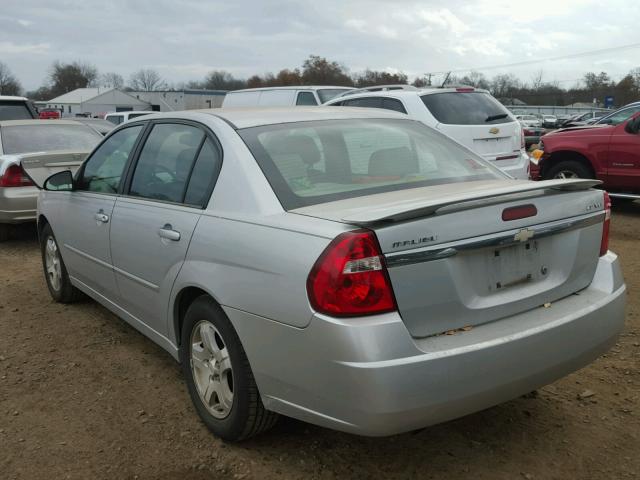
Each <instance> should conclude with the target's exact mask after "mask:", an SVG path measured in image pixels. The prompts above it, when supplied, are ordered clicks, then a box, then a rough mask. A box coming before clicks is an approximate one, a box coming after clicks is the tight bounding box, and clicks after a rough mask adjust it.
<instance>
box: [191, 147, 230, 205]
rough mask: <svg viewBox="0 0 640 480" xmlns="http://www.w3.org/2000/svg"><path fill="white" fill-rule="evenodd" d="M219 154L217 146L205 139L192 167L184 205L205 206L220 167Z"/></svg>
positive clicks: (220, 156)
mask: <svg viewBox="0 0 640 480" xmlns="http://www.w3.org/2000/svg"><path fill="white" fill-rule="evenodd" d="M221 153H222V152H220V149H219V148H218V147H217V145H215V144H214V143H213V142H212V141H211V139H209V138H207V140H206V141H205V142H204V145H202V149H200V153H199V154H198V158H197V159H196V163H195V165H194V167H193V172H192V173H191V178H190V179H189V186H188V187H187V193H186V194H185V197H184V203H186V204H187V205H195V206H198V207H204V206H206V204H207V202H208V201H209V197H210V196H211V191H212V190H213V186H214V185H215V183H216V180H218V174H219V173H220V168H221V167H222V154H221Z"/></svg>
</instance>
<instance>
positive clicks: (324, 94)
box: [318, 88, 351, 103]
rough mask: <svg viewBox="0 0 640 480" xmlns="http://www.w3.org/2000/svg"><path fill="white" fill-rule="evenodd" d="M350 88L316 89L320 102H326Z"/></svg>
mask: <svg viewBox="0 0 640 480" xmlns="http://www.w3.org/2000/svg"><path fill="white" fill-rule="evenodd" d="M349 90H351V89H350V88H322V89H320V90H318V97H320V101H321V102H322V103H327V102H328V101H329V100H332V99H334V98H336V97H337V96H338V95H340V94H341V93H344V92H348V91H349Z"/></svg>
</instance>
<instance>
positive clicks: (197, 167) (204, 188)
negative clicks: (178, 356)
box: [111, 123, 221, 341]
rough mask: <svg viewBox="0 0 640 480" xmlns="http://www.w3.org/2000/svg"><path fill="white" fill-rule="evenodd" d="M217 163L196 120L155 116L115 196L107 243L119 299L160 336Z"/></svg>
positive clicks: (217, 156)
mask: <svg viewBox="0 0 640 480" xmlns="http://www.w3.org/2000/svg"><path fill="white" fill-rule="evenodd" d="M220 162H221V154H220V149H219V148H218V146H217V142H215V141H214V140H213V139H212V138H211V137H210V136H209V135H208V134H207V133H205V131H204V130H203V129H202V128H200V127H199V126H197V125H194V124H178V123H155V124H153V127H152V129H151V130H150V133H149V135H148V137H147V139H146V140H145V141H144V145H143V147H142V149H141V150H140V154H139V156H138V160H137V162H136V165H135V168H134V170H133V172H132V174H131V178H130V180H129V181H128V186H127V189H126V191H125V193H126V195H124V196H123V197H120V198H118V200H117V202H116V205H115V208H114V211H113V224H112V226H111V250H112V255H113V266H114V271H115V276H116V281H117V284H118V288H119V291H120V297H121V301H120V305H121V306H122V307H123V308H125V309H126V310H127V312H128V313H129V314H130V315H131V316H132V317H133V319H132V320H133V321H134V322H135V323H136V326H137V327H138V328H139V329H140V330H142V331H143V332H144V333H145V334H147V335H149V336H152V337H155V338H156V340H160V341H162V338H158V335H159V336H160V337H164V336H166V333H167V332H166V325H167V324H166V312H167V306H168V302H169V297H170V292H171V288H172V286H173V282H174V280H175V278H176V277H177V275H178V272H179V271H180V268H181V267H182V263H183V262H184V259H185V256H186V253H187V249H188V247H189V242H190V240H191V235H192V234H193V231H194V229H195V227H196V224H197V222H198V220H199V218H200V214H201V212H202V209H203V208H204V207H205V206H206V203H207V202H208V199H209V197H210V195H211V190H212V189H213V184H212V182H214V181H215V178H217V171H218V170H219V167H220Z"/></svg>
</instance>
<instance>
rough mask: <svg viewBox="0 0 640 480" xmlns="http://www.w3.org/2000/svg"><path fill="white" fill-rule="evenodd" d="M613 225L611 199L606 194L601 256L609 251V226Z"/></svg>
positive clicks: (605, 193)
mask: <svg viewBox="0 0 640 480" xmlns="http://www.w3.org/2000/svg"><path fill="white" fill-rule="evenodd" d="M610 225H611V199H610V198H609V194H608V193H607V192H604V223H603V224H602V241H601V242H600V256H603V255H604V254H605V253H607V252H608V251H609V226H610Z"/></svg>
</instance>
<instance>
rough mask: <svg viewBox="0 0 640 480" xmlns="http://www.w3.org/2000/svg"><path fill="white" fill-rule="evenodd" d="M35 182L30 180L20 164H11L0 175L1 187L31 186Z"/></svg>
mask: <svg viewBox="0 0 640 480" xmlns="http://www.w3.org/2000/svg"><path fill="white" fill-rule="evenodd" d="M31 186H33V182H32V181H31V180H29V177H27V176H26V175H25V173H24V170H22V167H21V166H20V165H11V166H10V167H9V168H7V169H6V170H5V171H4V175H2V176H1V177H0V187H31Z"/></svg>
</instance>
